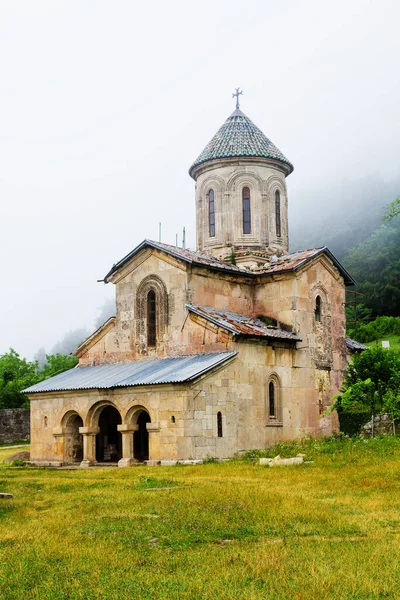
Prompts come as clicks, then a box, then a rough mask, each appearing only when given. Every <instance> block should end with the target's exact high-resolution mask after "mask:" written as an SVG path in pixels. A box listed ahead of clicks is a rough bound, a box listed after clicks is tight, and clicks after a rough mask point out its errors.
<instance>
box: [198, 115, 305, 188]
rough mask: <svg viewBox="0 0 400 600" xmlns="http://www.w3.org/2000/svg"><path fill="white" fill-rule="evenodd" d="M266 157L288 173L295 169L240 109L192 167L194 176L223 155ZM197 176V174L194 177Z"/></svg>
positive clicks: (223, 126) (228, 156)
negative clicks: (203, 166)
mask: <svg viewBox="0 0 400 600" xmlns="http://www.w3.org/2000/svg"><path fill="white" fill-rule="evenodd" d="M236 157H247V158H264V159H269V160H274V161H277V162H280V163H282V164H283V166H284V170H285V172H286V175H289V174H290V173H291V172H292V171H293V165H292V163H291V162H290V161H289V160H288V159H287V158H286V157H285V156H284V155H283V154H282V152H281V151H280V150H279V149H278V148H277V147H276V146H275V145H274V144H273V143H272V142H271V140H269V139H268V138H267V137H266V136H265V135H264V134H263V132H262V131H261V129H259V128H258V127H257V126H256V125H254V123H253V121H251V119H249V117H247V116H246V115H245V114H244V113H243V112H242V111H241V110H240V108H237V109H236V110H235V111H234V112H233V113H232V114H231V115H230V116H229V117H228V118H227V120H226V121H225V123H224V124H223V125H222V127H220V128H219V130H218V131H217V133H216V134H215V135H214V137H213V138H212V140H211V141H210V142H209V143H208V144H207V146H206V147H205V148H204V150H203V152H201V154H200V155H199V156H198V157H197V159H196V160H195V161H194V163H193V164H192V166H191V167H190V169H189V175H190V176H191V177H193V173H194V170H195V169H196V167H198V166H199V165H201V164H203V163H206V162H209V161H212V160H216V159H221V158H236ZM193 178H194V177H193Z"/></svg>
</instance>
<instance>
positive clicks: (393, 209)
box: [382, 197, 400, 221]
mask: <svg viewBox="0 0 400 600" xmlns="http://www.w3.org/2000/svg"><path fill="white" fill-rule="evenodd" d="M385 208H386V210H387V211H388V214H387V215H385V216H384V217H383V219H382V220H383V221H392V220H393V219H394V218H395V217H397V216H398V215H400V197H399V198H396V200H393V202H391V203H390V204H388V205H387V206H386V207H385Z"/></svg>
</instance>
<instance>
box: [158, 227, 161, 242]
mask: <svg viewBox="0 0 400 600" xmlns="http://www.w3.org/2000/svg"><path fill="white" fill-rule="evenodd" d="M158 241H159V242H161V223H159V224H158Z"/></svg>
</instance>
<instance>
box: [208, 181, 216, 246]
mask: <svg viewBox="0 0 400 600" xmlns="http://www.w3.org/2000/svg"><path fill="white" fill-rule="evenodd" d="M208 233H209V236H210V237H215V204H214V190H210V191H209V192H208Z"/></svg>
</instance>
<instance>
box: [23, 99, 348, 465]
mask: <svg viewBox="0 0 400 600" xmlns="http://www.w3.org/2000/svg"><path fill="white" fill-rule="evenodd" d="M238 97H239V96H238V95H237V100H238ZM292 171H293V166H292V164H291V163H290V162H289V160H288V159H287V158H286V157H285V156H284V155H283V154H282V152H281V151H280V150H278V148H277V147H276V146H275V145H274V144H273V143H272V142H271V141H270V140H269V139H268V138H267V137H266V136H265V135H264V134H263V133H262V131H260V129H258V127H256V125H255V124H254V123H253V122H252V121H251V120H250V119H249V118H248V117H247V116H246V115H245V114H244V113H243V112H242V111H241V110H240V108H239V104H238V101H237V105H236V110H235V111H234V112H233V113H232V114H231V115H230V116H229V117H228V119H227V120H226V121H225V123H224V124H223V125H222V127H221V128H220V129H219V130H218V131H217V133H216V134H215V135H214V137H213V138H212V139H211V141H210V142H209V143H208V144H207V146H206V147H205V148H204V150H203V151H202V152H201V154H200V155H199V156H198V158H197V159H196V160H195V162H194V163H193V164H192V166H191V167H190V169H189V174H190V176H191V177H192V178H193V179H194V181H195V204H196V237H197V247H196V250H189V249H186V248H180V247H177V246H172V245H168V244H164V243H160V242H154V241H150V240H144V241H143V242H142V243H141V244H139V245H138V246H137V247H136V248H134V249H133V250H132V252H130V253H129V254H128V255H127V256H125V257H124V258H122V259H121V260H120V261H119V262H117V263H116V264H114V266H113V267H112V268H111V269H110V271H109V272H108V273H107V274H106V276H105V278H104V282H105V283H107V284H112V285H114V286H115V292H116V307H117V309H116V316H115V317H112V318H110V319H109V320H108V321H107V322H106V323H104V324H103V325H102V326H101V327H100V328H99V329H98V330H97V331H95V332H94V333H93V334H92V335H91V336H90V337H89V338H88V339H87V340H85V341H84V342H83V343H82V344H81V346H79V348H77V350H76V351H75V353H74V354H75V355H76V356H77V357H78V359H79V364H78V365H77V367H76V368H74V369H71V370H70V371H67V372H65V373H62V374H60V375H57V376H56V377H53V378H51V379H48V380H46V381H43V382H41V383H39V384H37V385H34V386H32V387H30V388H29V389H27V390H25V392H26V394H27V395H28V397H29V399H30V403H31V460H32V461H33V462H35V463H37V464H47V465H49V464H50V465H61V464H68V463H74V462H75V463H76V462H78V463H80V464H81V465H82V466H83V467H85V466H90V465H95V464H99V463H118V465H120V466H128V465H131V464H134V463H136V462H143V461H147V464H170V463H173V462H174V461H198V460H202V459H204V458H206V457H216V458H226V457H230V456H233V455H234V454H235V453H237V452H241V451H243V450H249V449H254V448H265V447H267V446H269V445H271V444H273V443H274V442H277V441H281V440H289V439H293V438H297V437H300V436H306V435H310V434H311V435H313V436H324V435H329V434H331V433H332V432H334V431H337V429H338V421H337V415H336V414H335V413H333V414H327V412H326V409H327V408H328V407H329V405H330V402H331V398H332V397H333V396H334V395H335V394H336V393H337V392H338V390H339V387H340V385H341V382H342V379H343V374H344V371H345V369H346V338H345V312H344V302H345V287H346V286H347V285H353V284H354V280H353V279H352V278H351V276H350V275H349V274H348V273H347V272H346V270H345V269H344V268H343V266H342V265H341V264H340V263H339V262H338V261H337V260H336V258H335V257H334V256H333V255H332V254H331V252H330V251H329V250H328V249H327V248H325V247H324V248H316V249H310V250H303V251H300V252H294V253H289V251H288V247H289V239H288V195H287V188H286V177H287V176H288V175H290V173H291V172H292Z"/></svg>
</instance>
